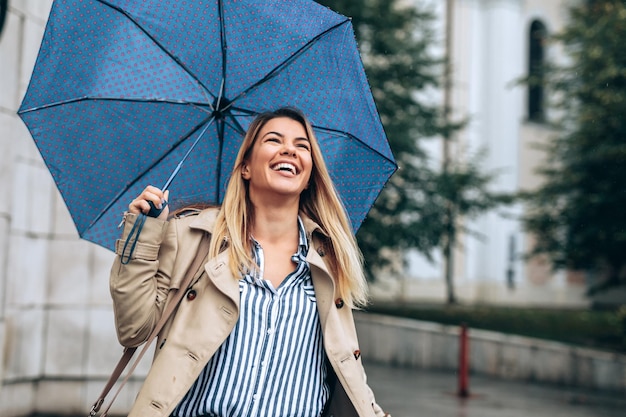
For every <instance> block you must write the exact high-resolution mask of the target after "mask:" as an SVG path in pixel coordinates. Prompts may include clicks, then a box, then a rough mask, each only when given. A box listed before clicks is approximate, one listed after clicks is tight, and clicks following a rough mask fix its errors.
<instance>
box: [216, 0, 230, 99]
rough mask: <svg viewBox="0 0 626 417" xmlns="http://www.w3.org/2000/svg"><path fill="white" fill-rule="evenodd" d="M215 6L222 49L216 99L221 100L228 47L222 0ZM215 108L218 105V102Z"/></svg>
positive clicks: (224, 82)
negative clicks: (218, 94) (218, 87)
mask: <svg viewBox="0 0 626 417" xmlns="http://www.w3.org/2000/svg"><path fill="white" fill-rule="evenodd" d="M217 8H218V11H219V14H220V47H221V49H222V85H221V87H220V97H219V99H218V101H221V98H222V93H224V89H225V88H226V58H227V55H226V50H227V49H228V45H227V44H226V25H225V24H224V3H223V2H222V0H218V2H217ZM216 108H218V109H219V108H220V107H219V103H218V104H217V106H216Z"/></svg>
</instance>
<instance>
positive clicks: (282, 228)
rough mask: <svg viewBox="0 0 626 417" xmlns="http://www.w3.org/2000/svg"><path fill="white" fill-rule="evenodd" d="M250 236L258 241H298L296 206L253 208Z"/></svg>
mask: <svg viewBox="0 0 626 417" xmlns="http://www.w3.org/2000/svg"><path fill="white" fill-rule="evenodd" d="M252 235H253V236H254V238H255V239H257V240H258V241H265V242H276V241H281V240H282V241H285V239H288V240H292V239H294V238H295V239H296V241H297V239H298V205H289V206H269V207H268V206H267V205H263V206H255V207H254V221H253V223H252Z"/></svg>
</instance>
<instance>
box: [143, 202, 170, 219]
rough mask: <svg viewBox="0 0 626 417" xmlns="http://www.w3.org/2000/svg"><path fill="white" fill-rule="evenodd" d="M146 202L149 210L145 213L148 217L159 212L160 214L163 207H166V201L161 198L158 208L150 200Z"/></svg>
mask: <svg viewBox="0 0 626 417" xmlns="http://www.w3.org/2000/svg"><path fill="white" fill-rule="evenodd" d="M148 204H150V211H149V212H148V214H147V215H148V216H150V217H159V214H161V212H162V211H163V209H164V208H165V207H167V201H165V200H163V203H162V205H161V208H160V209H159V208H157V207H156V206H155V205H154V203H153V202H152V201H148Z"/></svg>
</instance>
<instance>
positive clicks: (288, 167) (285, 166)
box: [272, 162, 298, 175]
mask: <svg viewBox="0 0 626 417" xmlns="http://www.w3.org/2000/svg"><path fill="white" fill-rule="evenodd" d="M272 170H274V171H287V172H290V173H292V174H293V175H296V174H297V173H298V169H297V168H296V166H295V165H294V164H290V163H287V162H280V163H278V164H276V165H274V166H272Z"/></svg>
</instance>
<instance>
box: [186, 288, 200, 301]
mask: <svg viewBox="0 0 626 417" xmlns="http://www.w3.org/2000/svg"><path fill="white" fill-rule="evenodd" d="M196 295H198V294H197V293H196V290H189V291H188V292H187V299H188V300H189V301H193V300H195V299H196Z"/></svg>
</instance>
